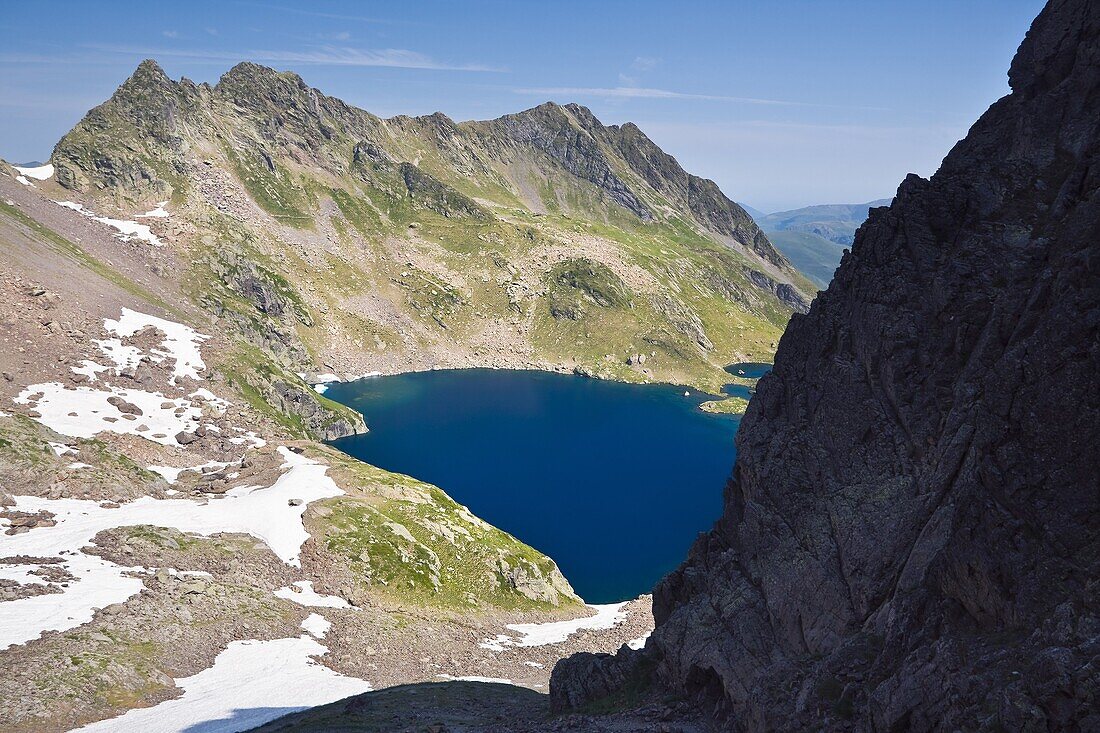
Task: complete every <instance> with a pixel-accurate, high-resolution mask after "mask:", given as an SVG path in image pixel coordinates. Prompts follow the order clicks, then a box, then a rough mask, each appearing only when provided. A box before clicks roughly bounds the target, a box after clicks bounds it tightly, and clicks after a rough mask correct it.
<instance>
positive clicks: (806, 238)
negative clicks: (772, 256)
mask: <svg viewBox="0 0 1100 733" xmlns="http://www.w3.org/2000/svg"><path fill="white" fill-rule="evenodd" d="M768 239H769V240H771V243H772V244H773V245H774V246H775V248H776V249H778V250H779V251H780V252H782V253H783V254H784V255H786V256H787V259H789V260H790V261H791V264H792V265H794V266H795V267H796V268H798V270H799V271H800V272H801V273H802V274H803V275H805V276H806V277H808V278H810V280H811V281H813V283H814V284H815V285H817V286H818V287H819V288H821V289H822V290H824V289H825V288H826V287H828V286H829V281H830V280H832V279H833V273H834V272H835V271H836V268H837V266H838V265H840V258H841V256H842V255H843V254H844V245H843V244H837V243H836V242H830V241H829V240H828V239H825V238H824V237H819V236H818V235H816V234H811V233H810V232H799V231H794V230H789V231H777V232H768Z"/></svg>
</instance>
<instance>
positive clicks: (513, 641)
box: [478, 601, 626, 652]
mask: <svg viewBox="0 0 1100 733" xmlns="http://www.w3.org/2000/svg"><path fill="white" fill-rule="evenodd" d="M625 605H626V602H625V601H623V602H622V603H605V604H602V605H592V606H589V608H591V609H593V610H594V611H595V612H596V615H595V616H587V617H584V618H575V619H570V620H568V621H551V622H548V623H543V624H508V625H507V628H508V629H509V630H510V631H514V632H516V633H517V634H519V636H518V637H516V636H514V635H513V636H509V635H507V634H498V635H497V636H496V637H494V638H492V639H486V640H484V641H483V642H481V643H480V644H478V646H480V647H481V648H482V649H491V650H492V651H495V652H501V651H504V647H507V646H519V647H524V646H544V645H546V644H560V643H562V642H563V641H565V640H566V639H568V638H569V637H570V636H571V635H573V634H575V633H577V632H578V631H584V630H586V629H587V630H593V631H596V630H602V629H610V628H613V627H615V626H616V625H618V624H620V623H622V622H623V621H625V620H626V611H624V610H623V606H625Z"/></svg>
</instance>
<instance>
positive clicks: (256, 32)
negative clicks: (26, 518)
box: [0, 0, 1043, 211]
mask: <svg viewBox="0 0 1100 733" xmlns="http://www.w3.org/2000/svg"><path fill="white" fill-rule="evenodd" d="M1042 5H1043V3H1042V2H1040V1H1039V0H954V1H952V2H948V1H941V0H925V2H920V3H914V2H895V1H893V0H879V1H878V2H863V1H860V0H843V1H842V0H816V1H809V0H802V1H795V0H771V1H770V2H734V1H727V2H693V3H673V2H668V1H667V0H664V1H661V2H657V1H651V0H636V1H635V2H595V1H591V0H590V2H570V1H562V0H557V1H555V2H546V0H541V1H540V2H520V1H517V0H513V1H512V2H504V1H500V2H467V3H462V2H457V1H453V2H420V1H419V0H405V1H403V2H338V1H336V0H322V1H319V2H311V3H304V2H301V3H300V2H294V1H293V0H272V1H271V2H267V1H265V0H256V1H254V2H253V1H244V0H242V1H239V2H237V1H235V0H219V1H218V2H163V3H161V2H157V3H151V2H94V3H93V2H20V3H14V2H13V3H5V4H4V6H3V11H2V12H0V156H2V157H3V158H5V159H7V160H10V161H14V162H24V161H27V160H34V159H45V158H46V157H47V156H48V155H49V152H50V150H51V149H52V147H53V144H54V143H55V142H56V141H57V139H58V138H59V137H60V136H61V135H63V134H64V133H65V131H66V130H68V129H69V128H70V127H71V126H72V125H73V124H74V123H75V122H76V121H77V120H79V119H80V117H81V116H82V115H83V114H84V112H85V111H86V110H87V109H89V108H91V107H93V106H95V105H96V104H98V103H99V102H101V101H103V100H104V99H106V98H107V97H109V96H110V94H111V93H112V91H113V90H114V89H115V88H116V87H117V86H118V85H119V84H120V83H121V82H122V81H123V80H124V79H125V78H126V77H127V76H128V75H129V74H130V72H131V71H132V70H133V68H134V66H136V65H137V63H138V62H139V61H140V60H141V59H143V58H146V57H153V58H156V59H157V60H158V61H159V62H160V64H161V66H163V67H164V69H165V70H166V71H167V72H168V74H169V75H170V76H172V77H173V78H179V77H180V76H187V77H189V78H191V79H194V80H195V81H200V82H201V81H207V82H211V83H214V82H216V81H217V79H218V77H219V76H220V75H221V74H222V73H223V72H224V71H225V70H226V69H228V68H229V67H230V66H232V65H233V64H234V63H235V62H236V61H239V60H244V59H248V60H253V61H256V62H259V63H263V64H266V65H269V66H273V67H276V68H278V69H288V70H293V71H296V72H298V73H299V74H301V75H302V76H303V77H304V78H305V80H306V81H307V82H308V83H309V84H311V85H312V86H315V87H318V88H319V89H321V90H322V91H324V92H325V93H327V94H331V95H334V96H337V97H340V98H342V99H344V100H345V101H348V102H350V103H352V104H355V105H357V106H360V107H363V108H365V109H368V110H370V111H371V112H374V113H376V114H380V115H383V116H389V115H394V114H401V113H404V114H426V113H431V112H434V111H437V110H440V111H443V112H445V113H447V114H448V115H449V116H451V117H453V118H454V119H456V120H465V119H484V118H490V117H496V116H499V115H501V114H505V113H507V112H514V111H517V110H519V109H524V108H527V107H532V106H534V105H536V104H539V103H541V102H543V101H545V100H547V99H552V100H554V101H558V102H563V103H564V102H570V101H576V102H579V103H581V104H584V105H586V106H588V107H590V108H591V109H592V110H593V112H595V114H596V115H597V116H598V117H599V118H600V119H601V120H603V121H604V122H605V123H609V124H610V123H622V122H626V121H634V122H636V123H637V124H638V125H639V126H641V128H642V129H643V130H645V131H646V132H647V133H648V134H649V136H650V137H652V138H653V139H654V140H655V141H656V142H657V143H658V144H659V145H661V146H662V147H663V148H664V149H665V150H667V151H668V152H670V153H672V154H673V155H675V156H676V157H677V158H678V159H679V160H680V162H681V163H682V164H683V165H684V167H685V168H687V169H688V170H689V171H691V172H693V173H697V174H699V175H703V176H706V177H708V178H713V179H714V180H715V181H717V182H718V184H719V185H720V186H721V187H722V189H723V190H724V191H725V192H726V193H727V195H729V196H730V197H731V198H734V199H736V200H739V201H744V202H746V203H749V204H751V205H753V206H755V207H757V208H759V209H762V210H764V211H774V210H779V209H786V208H794V207H798V206H804V205H808V204H817V203H840V202H860V201H866V200H870V199H874V198H879V197H883V196H890V195H892V194H893V192H894V190H895V189H896V187H897V184H898V182H899V181H900V180H901V179H902V178H903V177H904V176H905V174H906V173H909V172H915V173H919V174H921V175H925V176H927V175H930V174H931V173H933V172H934V171H935V169H936V167H937V166H938V165H939V161H940V160H941V159H942V158H943V156H944V155H945V154H946V153H947V151H948V150H949V149H950V147H951V145H952V144H953V143H954V142H955V141H956V140H957V139H959V138H960V137H961V136H962V135H964V134H965V132H966V129H967V128H968V126H969V125H970V124H971V123H972V122H973V121H974V120H975V119H977V117H978V115H980V114H981V113H982V112H983V111H984V110H985V109H986V107H988V106H989V104H990V103H992V102H993V101H994V100H996V99H997V98H998V97H1000V96H1002V95H1003V94H1005V93H1007V91H1008V85H1007V77H1006V71H1007V69H1008V64H1009V61H1010V60H1011V58H1012V55H1013V53H1014V52H1015V50H1016V47H1017V46H1018V45H1019V42H1020V40H1021V39H1022V38H1023V35H1024V33H1025V32H1026V30H1027V28H1028V26H1029V25H1030V23H1031V20H1032V18H1033V17H1034V16H1035V15H1036V14H1037V13H1038V11H1039V10H1040V9H1041V7H1042Z"/></svg>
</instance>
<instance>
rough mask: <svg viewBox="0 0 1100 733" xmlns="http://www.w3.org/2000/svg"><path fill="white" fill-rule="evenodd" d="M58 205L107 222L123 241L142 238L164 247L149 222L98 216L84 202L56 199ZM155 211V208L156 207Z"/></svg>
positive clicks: (101, 222) (104, 222)
mask: <svg viewBox="0 0 1100 733" xmlns="http://www.w3.org/2000/svg"><path fill="white" fill-rule="evenodd" d="M54 203H56V204H57V205H58V206H64V207H65V208H66V209H72V210H73V211H76V212H79V213H81V214H83V215H84V216H86V217H88V218H89V219H94V220H95V221H98V222H99V223H100V224H106V225H107V226H109V227H111V228H113V229H115V230H116V231H117V232H118V234H119V239H121V240H122V241H123V242H129V241H130V240H131V239H134V238H136V239H140V240H142V241H144V242H147V243H148V244H151V245H153V246H154V247H163V246H164V242H162V241H160V239H158V238H157V235H155V234H153V230H151V229H150V228H149V226H148V225H147V224H138V223H137V222H136V221H130V220H128V219H112V218H110V217H107V216H97V215H95V214H93V213H92V212H90V211H87V210H86V209H85V208H84V206H83V204H78V203H76V202H73V201H55V202H54ZM154 211H155V209H154Z"/></svg>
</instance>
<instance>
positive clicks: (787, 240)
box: [741, 199, 890, 288]
mask: <svg viewBox="0 0 1100 733" xmlns="http://www.w3.org/2000/svg"><path fill="white" fill-rule="evenodd" d="M889 203H890V199H877V200H875V201H869V202H867V203H865V204H820V205H817V206H805V207H803V208H801V209H792V210H790V211H777V212H775V213H773V214H764V213H762V212H760V211H758V210H756V209H754V208H752V207H751V206H745V205H744V204H741V208H743V209H744V210H745V211H746V212H747V213H748V214H749V216H751V217H752V218H753V220H754V221H756V223H757V224H758V225H759V226H760V228H761V229H763V230H764V232H766V233H767V235H768V239H769V240H770V241H771V243H772V244H773V245H775V248H776V249H778V250H779V251H780V252H782V253H783V254H784V255H785V256H786V257H787V258H788V259H789V260H790V261H791V263H792V264H793V265H794V266H795V267H796V268H798V270H799V271H800V272H802V274H804V275H806V277H808V278H810V280H812V281H813V282H814V284H815V285H817V286H818V287H819V288H825V287H827V286H828V285H829V281H830V280H832V279H833V272H834V271H835V270H836V268H837V265H839V264H840V258H841V256H842V255H843V254H844V248H845V247H846V246H848V245H851V244H852V241H853V239H854V238H855V233H856V229H859V226H860V224H862V223H863V222H864V221H866V219H867V211H868V210H869V209H871V208H873V207H875V206H887V205H889Z"/></svg>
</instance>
